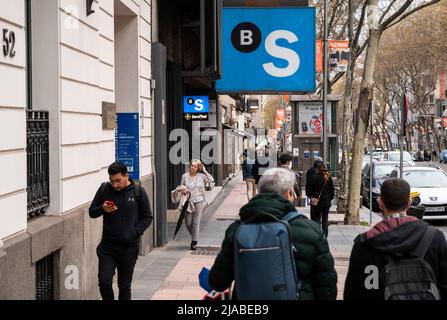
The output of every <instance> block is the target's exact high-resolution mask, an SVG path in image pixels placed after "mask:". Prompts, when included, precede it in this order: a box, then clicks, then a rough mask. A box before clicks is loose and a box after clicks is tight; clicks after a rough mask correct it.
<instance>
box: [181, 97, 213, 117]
mask: <svg viewBox="0 0 447 320" xmlns="http://www.w3.org/2000/svg"><path fill="white" fill-rule="evenodd" d="M209 110H210V103H209V98H208V97H207V96H184V97H183V116H184V118H185V120H188V121H206V120H208V113H209Z"/></svg>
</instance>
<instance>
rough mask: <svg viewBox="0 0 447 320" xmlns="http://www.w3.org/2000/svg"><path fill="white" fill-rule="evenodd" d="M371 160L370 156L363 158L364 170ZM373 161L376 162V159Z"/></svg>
mask: <svg viewBox="0 0 447 320" xmlns="http://www.w3.org/2000/svg"><path fill="white" fill-rule="evenodd" d="M370 160H371V159H370V156H368V155H366V156H363V159H362V170H363V169H364V168H365V166H366V164H367V163H369V161H370ZM373 161H374V158H373Z"/></svg>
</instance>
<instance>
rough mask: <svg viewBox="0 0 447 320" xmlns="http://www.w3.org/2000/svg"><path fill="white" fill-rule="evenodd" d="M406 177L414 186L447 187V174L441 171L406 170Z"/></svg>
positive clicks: (411, 185)
mask: <svg viewBox="0 0 447 320" xmlns="http://www.w3.org/2000/svg"><path fill="white" fill-rule="evenodd" d="M404 179H405V180H406V181H407V182H408V184H409V185H410V187H412V188H441V187H447V176H446V175H445V173H443V172H441V171H410V172H404Z"/></svg>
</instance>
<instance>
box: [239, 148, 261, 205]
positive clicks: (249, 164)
mask: <svg viewBox="0 0 447 320" xmlns="http://www.w3.org/2000/svg"><path fill="white" fill-rule="evenodd" d="M253 155H254V151H247V149H245V150H244V153H243V155H242V176H243V179H244V181H245V184H246V185H247V199H248V201H250V200H251V199H252V198H253V197H255V196H256V195H257V194H258V192H257V187H256V179H255V177H254V175H253V165H254V163H255V158H254V157H253Z"/></svg>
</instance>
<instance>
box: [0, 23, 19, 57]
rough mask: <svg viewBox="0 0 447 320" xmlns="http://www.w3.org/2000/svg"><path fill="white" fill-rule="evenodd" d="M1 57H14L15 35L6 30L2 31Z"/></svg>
mask: <svg viewBox="0 0 447 320" xmlns="http://www.w3.org/2000/svg"><path fill="white" fill-rule="evenodd" d="M2 43H3V55H4V56H5V57H10V58H14V57H15V55H16V51H15V49H14V48H15V45H16V34H15V33H14V31H9V30H8V29H3V30H2Z"/></svg>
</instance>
